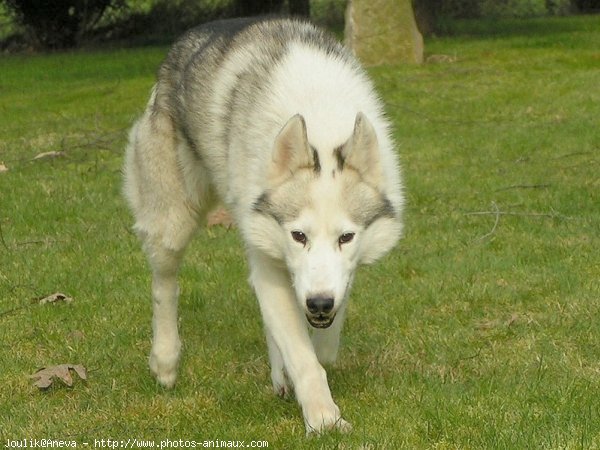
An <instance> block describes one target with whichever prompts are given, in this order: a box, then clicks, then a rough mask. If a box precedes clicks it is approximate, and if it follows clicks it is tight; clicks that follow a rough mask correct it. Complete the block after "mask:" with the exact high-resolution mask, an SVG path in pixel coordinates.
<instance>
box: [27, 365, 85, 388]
mask: <svg viewBox="0 0 600 450" xmlns="http://www.w3.org/2000/svg"><path fill="white" fill-rule="evenodd" d="M71 370H74V371H75V373H77V375H79V378H81V379H82V380H87V370H86V368H85V367H83V366H82V365H81V364H75V365H73V364H59V365H57V366H50V367H42V368H41V369H39V370H38V371H37V372H36V373H34V374H33V375H30V376H29V378H31V379H36V378H37V381H36V382H34V383H33V384H34V385H35V386H37V387H38V388H40V389H47V388H49V387H50V386H52V383H53V381H54V378H59V379H61V380H62V381H63V382H64V383H65V384H66V385H67V386H69V387H71V386H73V377H72V376H71Z"/></svg>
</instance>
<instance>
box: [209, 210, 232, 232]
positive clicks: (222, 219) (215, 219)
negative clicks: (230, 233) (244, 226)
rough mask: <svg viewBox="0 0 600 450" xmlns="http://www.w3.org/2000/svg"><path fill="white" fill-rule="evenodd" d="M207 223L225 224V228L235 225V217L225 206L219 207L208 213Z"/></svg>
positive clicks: (211, 225)
mask: <svg viewBox="0 0 600 450" xmlns="http://www.w3.org/2000/svg"><path fill="white" fill-rule="evenodd" d="M207 225H208V226H209V227H214V226H215V225H223V226H224V227H225V228H229V227H231V226H232V225H233V219H232V218H231V215H230V214H229V212H228V211H227V210H226V209H225V208H223V207H219V208H216V209H214V210H212V211H211V212H209V213H208V217H207Z"/></svg>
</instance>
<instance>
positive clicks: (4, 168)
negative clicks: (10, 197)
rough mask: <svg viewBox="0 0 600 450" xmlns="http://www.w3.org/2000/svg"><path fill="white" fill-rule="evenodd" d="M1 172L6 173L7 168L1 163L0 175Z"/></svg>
mask: <svg viewBox="0 0 600 450" xmlns="http://www.w3.org/2000/svg"><path fill="white" fill-rule="evenodd" d="M2 172H8V167H6V166H5V165H4V163H3V162H0V173H2Z"/></svg>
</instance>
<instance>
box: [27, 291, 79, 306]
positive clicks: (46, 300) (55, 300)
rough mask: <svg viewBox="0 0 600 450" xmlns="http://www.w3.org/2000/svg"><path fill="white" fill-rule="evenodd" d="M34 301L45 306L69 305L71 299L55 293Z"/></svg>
mask: <svg viewBox="0 0 600 450" xmlns="http://www.w3.org/2000/svg"><path fill="white" fill-rule="evenodd" d="M34 301H36V302H37V303H39V304H40V305H45V304H46V303H58V302H64V303H71V302H72V301H73V299H72V298H71V297H69V296H67V295H65V294H63V293H61V292H56V293H54V294H51V295H48V296H47V297H38V298H35V299H34Z"/></svg>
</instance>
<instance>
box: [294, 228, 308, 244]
mask: <svg viewBox="0 0 600 450" xmlns="http://www.w3.org/2000/svg"><path fill="white" fill-rule="evenodd" d="M292 239H294V240H295V241H296V242H299V243H300V244H302V245H306V241H307V238H306V235H305V234H304V233H303V232H302V231H292Z"/></svg>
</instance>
